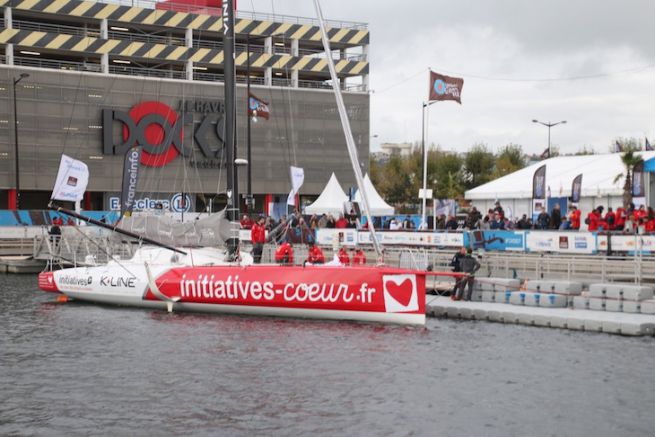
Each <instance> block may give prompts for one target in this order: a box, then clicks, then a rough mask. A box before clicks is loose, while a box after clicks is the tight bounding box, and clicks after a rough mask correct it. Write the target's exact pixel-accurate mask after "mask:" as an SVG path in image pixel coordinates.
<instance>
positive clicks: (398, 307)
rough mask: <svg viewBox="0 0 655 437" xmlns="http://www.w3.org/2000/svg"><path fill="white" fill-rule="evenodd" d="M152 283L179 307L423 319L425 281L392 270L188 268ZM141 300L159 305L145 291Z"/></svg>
mask: <svg viewBox="0 0 655 437" xmlns="http://www.w3.org/2000/svg"><path fill="white" fill-rule="evenodd" d="M337 271H338V274H337ZM156 283H157V286H158V288H159V291H160V292H161V293H162V294H163V295H164V296H166V297H168V298H170V299H178V298H179V302H182V303H197V304H216V305H246V306H265V307H283V308H292V309H293V308H296V309H311V310H342V311H344V310H345V311H366V312H379V313H408V314H418V315H424V314H425V297H424V294H423V293H420V291H423V290H425V276H422V275H414V274H408V273H406V272H401V271H398V270H396V269H370V268H357V267H350V268H347V269H344V268H342V267H339V268H330V267H322V268H313V269H307V268H302V267H287V268H280V267H279V266H259V267H257V268H256V269H255V268H247V267H246V268H239V269H235V268H234V267H229V266H228V267H224V268H221V267H216V266H213V267H187V268H175V269H171V270H168V271H167V272H165V273H164V274H163V275H160V276H159V277H158V278H157V279H156ZM144 299H146V300H154V301H157V300H161V299H160V297H158V296H156V295H155V294H153V293H152V291H150V290H148V291H147V292H146V294H145V296H144Z"/></svg>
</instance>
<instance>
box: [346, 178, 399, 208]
mask: <svg viewBox="0 0 655 437" xmlns="http://www.w3.org/2000/svg"><path fill="white" fill-rule="evenodd" d="M364 190H366V197H367V198H368V201H369V203H370V205H369V207H370V209H371V210H370V211H369V212H370V213H371V215H374V216H381V215H394V214H395V210H394V209H393V207H392V206H390V205H389V204H388V203H387V202H385V201H384V199H383V198H382V197H381V196H380V195H379V194H378V192H377V190H376V189H375V187H374V186H373V182H371V178H369V177H368V174H366V176H364ZM354 200H355V202H358V203H359V204H361V203H362V197H361V194H360V193H359V190H358V191H357V192H356V193H355V198H354Z"/></svg>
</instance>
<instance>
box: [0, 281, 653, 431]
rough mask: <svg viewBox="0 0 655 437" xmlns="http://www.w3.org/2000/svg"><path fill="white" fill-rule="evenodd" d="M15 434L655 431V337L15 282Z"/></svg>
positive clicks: (4, 308)
mask: <svg viewBox="0 0 655 437" xmlns="http://www.w3.org/2000/svg"><path fill="white" fill-rule="evenodd" d="M0 311H1V314H2V317H0V332H1V333H2V335H0V435H13V434H18V435H23V434H30V435H34V434H36V435H181V434H186V435H189V434H193V435H313V434H322V435H375V436H379V435H392V436H397V435H457V436H469V435H484V436H508V435H516V436H526V435H531V436H549V435H553V436H555V435H557V436H562V435H573V436H582V435H594V436H652V435H653V432H654V431H653V430H654V429H655V376H654V375H655V348H654V346H655V342H654V339H652V338H628V337H619V336H612V335H607V334H595V333H584V332H570V331H563V330H556V329H543V328H534V327H522V326H508V325H502V324H494V323H486V322H470V321H450V320H436V319H428V323H427V327H426V328H420V329H419V328H407V327H398V326H381V325H366V324H357V323H343V322H339V323H337V322H316V321H301V320H286V319H272V318H253V317H235V316H219V315H198V314H182V313H179V314H177V313H176V314H166V313H164V312H158V311H148V310H142V309H128V308H115V307H108V306H97V305H91V304H82V303H65V304H60V303H56V302H55V295H53V294H47V293H43V292H40V291H38V290H37V287H36V277H35V276H0Z"/></svg>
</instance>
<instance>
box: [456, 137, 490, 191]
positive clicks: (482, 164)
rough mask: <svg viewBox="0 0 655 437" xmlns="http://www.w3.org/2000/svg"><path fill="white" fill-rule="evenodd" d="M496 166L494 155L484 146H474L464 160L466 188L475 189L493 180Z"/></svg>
mask: <svg viewBox="0 0 655 437" xmlns="http://www.w3.org/2000/svg"><path fill="white" fill-rule="evenodd" d="M495 165H496V158H495V157H494V154H493V153H491V152H490V151H489V149H488V148H487V146H486V145H485V144H476V145H474V146H473V148H471V150H469V152H468V153H467V154H466V158H464V168H465V180H466V182H465V185H466V188H473V187H477V186H478V185H482V184H485V183H487V182H489V181H491V180H493V179H494V177H493V171H494V167H495Z"/></svg>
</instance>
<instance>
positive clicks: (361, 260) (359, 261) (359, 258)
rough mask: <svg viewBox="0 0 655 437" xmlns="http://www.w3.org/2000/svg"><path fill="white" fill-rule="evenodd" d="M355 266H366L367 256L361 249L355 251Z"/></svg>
mask: <svg viewBox="0 0 655 437" xmlns="http://www.w3.org/2000/svg"><path fill="white" fill-rule="evenodd" d="M353 265H354V266H358V265H366V255H365V254H364V251H363V250H362V249H361V247H357V248H356V249H355V254H354V255H353Z"/></svg>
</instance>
